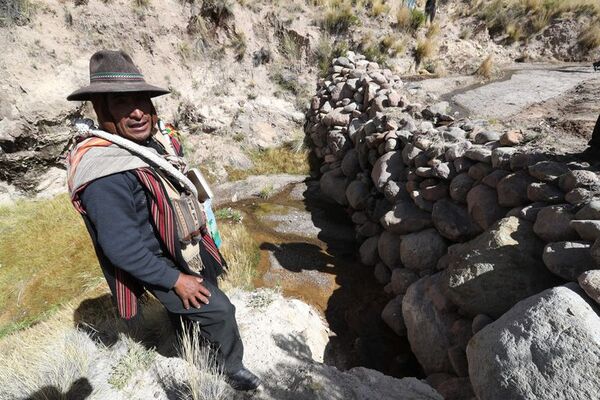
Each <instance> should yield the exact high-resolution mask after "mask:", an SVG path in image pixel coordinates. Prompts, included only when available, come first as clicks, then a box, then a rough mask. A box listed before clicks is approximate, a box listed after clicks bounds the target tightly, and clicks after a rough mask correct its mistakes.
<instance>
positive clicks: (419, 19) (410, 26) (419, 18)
mask: <svg viewBox="0 0 600 400" xmlns="http://www.w3.org/2000/svg"><path fill="white" fill-rule="evenodd" d="M425 19H426V17H425V14H424V13H423V12H422V11H421V10H419V9H417V8H414V9H412V10H410V9H409V8H408V7H400V8H398V11H396V26H397V28H398V29H399V30H401V31H405V32H415V31H416V30H418V29H419V28H420V27H421V26H422V25H423V24H424V23H425Z"/></svg>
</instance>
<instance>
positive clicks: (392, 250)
mask: <svg viewBox="0 0 600 400" xmlns="http://www.w3.org/2000/svg"><path fill="white" fill-rule="evenodd" d="M401 240H402V239H401V237H400V235H396V234H395V233H392V232H388V231H383V232H382V233H381V236H379V242H378V243H377V251H378V252H379V258H381V261H383V263H384V264H385V265H387V266H388V267H390V268H396V267H399V266H402V262H401V261H400V242H401Z"/></svg>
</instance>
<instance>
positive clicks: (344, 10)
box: [322, 0, 360, 34]
mask: <svg viewBox="0 0 600 400" xmlns="http://www.w3.org/2000/svg"><path fill="white" fill-rule="evenodd" d="M359 24H360V20H359V19H358V17H357V16H356V15H355V14H354V10H353V9H352V3H351V2H350V1H348V0H344V1H340V2H330V3H329V4H328V7H327V11H326V12H325V17H324V18H323V21H322V25H323V27H324V28H325V29H327V30H328V31H329V32H331V33H335V34H340V33H345V32H347V31H348V29H350V27H351V26H353V25H359Z"/></svg>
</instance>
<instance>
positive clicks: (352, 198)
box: [346, 179, 370, 210]
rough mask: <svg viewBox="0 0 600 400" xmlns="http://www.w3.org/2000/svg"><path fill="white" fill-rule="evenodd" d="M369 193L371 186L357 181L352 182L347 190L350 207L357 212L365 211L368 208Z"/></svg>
mask: <svg viewBox="0 0 600 400" xmlns="http://www.w3.org/2000/svg"><path fill="white" fill-rule="evenodd" d="M369 193H370V191H369V185H367V184H366V183H364V182H363V181H361V180H360V179H357V180H355V181H352V182H351V183H350V184H349V185H348V187H347V188H346V199H348V203H350V207H352V208H354V209H355V210H363V209H365V208H366V207H367V201H368V200H369Z"/></svg>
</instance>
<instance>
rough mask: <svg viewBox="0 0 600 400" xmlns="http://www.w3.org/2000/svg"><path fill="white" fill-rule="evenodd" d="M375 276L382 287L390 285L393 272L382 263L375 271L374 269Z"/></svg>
mask: <svg viewBox="0 0 600 400" xmlns="http://www.w3.org/2000/svg"><path fill="white" fill-rule="evenodd" d="M373 275H374V276H375V280H376V281H377V282H378V283H379V284H381V285H387V284H388V283H390V280H391V278H392V272H391V271H390V269H389V268H388V267H386V266H385V264H384V263H382V262H379V263H377V265H375V269H373Z"/></svg>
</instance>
